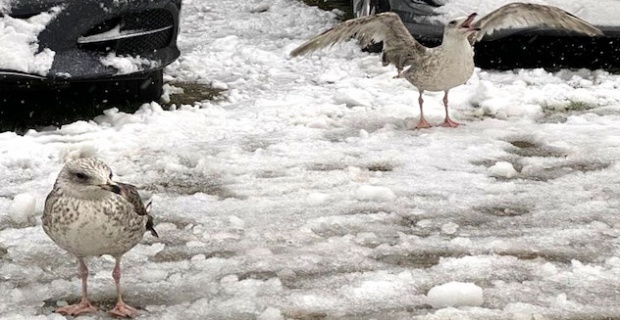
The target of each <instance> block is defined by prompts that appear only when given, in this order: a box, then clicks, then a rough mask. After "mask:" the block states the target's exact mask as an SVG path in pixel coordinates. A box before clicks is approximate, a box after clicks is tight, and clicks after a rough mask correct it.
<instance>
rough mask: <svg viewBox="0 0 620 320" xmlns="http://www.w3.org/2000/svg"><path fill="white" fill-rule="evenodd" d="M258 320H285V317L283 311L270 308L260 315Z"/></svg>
mask: <svg viewBox="0 0 620 320" xmlns="http://www.w3.org/2000/svg"><path fill="white" fill-rule="evenodd" d="M256 319H257V320H284V316H282V311H280V310H279V309H276V308H273V307H268V308H267V309H265V311H263V312H262V313H261V314H260V315H258V318H256Z"/></svg>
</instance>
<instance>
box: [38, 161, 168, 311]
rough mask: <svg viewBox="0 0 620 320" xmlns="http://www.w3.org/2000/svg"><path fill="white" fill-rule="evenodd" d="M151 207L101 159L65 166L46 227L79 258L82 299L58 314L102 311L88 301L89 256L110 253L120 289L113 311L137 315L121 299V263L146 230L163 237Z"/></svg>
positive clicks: (48, 207) (47, 203)
mask: <svg viewBox="0 0 620 320" xmlns="http://www.w3.org/2000/svg"><path fill="white" fill-rule="evenodd" d="M148 208H149V205H147V206H146V207H145V206H144V204H143V203H142V200H141V199H140V196H139V194H138V192H137V190H136V188H135V187H134V186H132V185H129V184H124V183H118V182H114V181H112V171H111V170H110V168H109V167H108V166H107V165H106V164H105V163H103V162H101V161H100V160H97V159H95V158H84V159H77V160H73V161H70V162H68V163H67V164H65V166H64V167H63V168H62V170H61V171H60V173H59V174H58V178H57V179H56V183H55V184H54V188H53V189H52V191H51V192H50V193H49V195H48V196H47V199H46V201H45V209H44V211H43V219H42V220H43V230H44V231H45V233H47V235H48V236H49V237H50V238H51V239H52V240H53V241H54V242H55V243H56V244H57V245H58V246H59V247H61V248H62V249H64V250H66V251H68V252H69V253H71V254H73V255H75V256H76V257H77V259H78V263H79V272H80V277H81V278H82V299H81V301H80V302H79V303H77V304H74V305H69V306H65V307H61V308H59V309H57V310H56V312H58V313H61V314H63V315H71V316H76V315H79V314H82V313H87V312H94V311H96V310H97V309H96V308H95V307H94V306H92V305H91V304H90V302H89V301H88V293H87V278H88V267H87V266H86V262H85V259H86V258H87V257H92V256H100V255H103V254H109V255H111V256H113V257H114V258H115V259H116V265H115V266H114V271H113V272H112V277H113V278H114V282H115V284H116V292H117V303H116V306H115V307H114V309H112V310H110V311H109V313H110V314H111V315H114V316H120V317H133V316H135V315H137V310H136V309H134V308H132V307H130V306H128V305H127V304H125V303H124V302H123V299H122V297H121V287H120V277H121V268H120V261H121V257H122V256H123V254H125V253H126V252H127V251H129V250H130V249H131V248H133V247H134V246H135V245H136V244H138V242H140V240H141V239H142V236H143V235H144V233H145V232H146V231H150V232H151V234H152V235H153V236H155V237H158V235H157V232H155V229H153V220H152V217H151V216H149V215H148Z"/></svg>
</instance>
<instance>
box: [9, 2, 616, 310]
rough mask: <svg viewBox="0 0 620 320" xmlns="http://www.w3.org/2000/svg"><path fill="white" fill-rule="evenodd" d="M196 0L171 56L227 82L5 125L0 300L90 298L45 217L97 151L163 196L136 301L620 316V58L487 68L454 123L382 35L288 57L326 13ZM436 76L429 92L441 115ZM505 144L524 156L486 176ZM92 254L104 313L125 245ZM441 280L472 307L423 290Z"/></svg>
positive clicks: (136, 274)
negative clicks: (418, 126)
mask: <svg viewBox="0 0 620 320" xmlns="http://www.w3.org/2000/svg"><path fill="white" fill-rule="evenodd" d="M0 1H1V0H0ZM588 3H590V2H588ZM183 6H184V7H183V10H182V13H181V14H182V25H181V34H180V38H179V46H180V48H181V51H182V55H181V57H180V59H179V60H178V61H176V62H175V63H173V64H172V65H171V66H170V67H168V68H166V70H165V77H166V79H167V80H168V81H176V82H191V83H199V84H200V83H202V84H205V83H206V84H209V83H217V84H218V86H219V87H221V88H228V90H227V91H226V92H224V93H223V94H224V97H223V98H222V99H220V100H217V101H195V102H193V103H191V104H187V105H177V106H175V107H174V108H172V110H170V111H165V110H164V108H162V106H160V105H159V104H157V103H149V104H145V105H143V106H141V108H140V109H139V110H138V111H136V112H134V113H124V112H120V111H118V110H116V109H109V110H106V111H105V112H104V113H103V114H102V115H101V116H98V117H96V118H94V119H92V120H90V121H78V122H75V123H71V124H67V125H64V126H62V128H60V129H57V130H31V131H29V132H27V133H26V134H25V135H23V136H19V135H17V134H15V133H11V132H5V133H1V134H0V176H1V177H2V183H1V184H0V296H2V299H0V318H2V319H42V320H43V319H61V318H62V317H61V316H60V315H58V314H54V313H53V310H54V309H55V308H56V307H57V306H58V305H59V304H63V303H73V302H76V301H78V299H79V294H80V280H79V277H78V275H77V263H76V259H75V257H72V256H70V255H69V254H67V253H66V252H64V251H63V250H62V249H60V248H59V247H57V246H56V245H55V244H54V243H53V242H52V241H51V240H50V239H49V238H48V237H47V236H46V235H45V233H44V232H43V230H42V228H41V221H40V216H41V213H42V211H43V204H44V202H45V197H46V195H47V193H49V191H50V190H51V188H52V186H53V184H54V180H55V179H56V176H57V175H58V172H59V171H60V169H61V167H62V166H63V164H64V163H65V162H66V161H68V160H70V159H72V158H76V157H84V156H96V157H99V158H101V159H102V160H103V161H104V162H106V163H107V164H108V165H109V166H110V167H111V168H112V170H114V173H115V177H116V179H117V180H118V181H122V182H127V183H132V184H135V185H137V186H138V187H139V188H140V191H141V192H142V193H143V196H144V197H145V198H152V200H153V204H152V208H151V214H152V215H153V216H154V220H155V229H156V230H157V232H158V233H159V235H160V238H159V239H156V238H153V237H152V236H151V235H149V234H148V233H147V234H145V236H144V239H143V241H142V242H141V243H140V244H139V245H138V246H136V247H135V248H134V249H133V250H131V251H130V252H128V253H127V254H126V255H125V256H124V257H123V262H122V268H123V278H122V282H123V283H122V286H123V289H124V297H123V298H124V300H125V301H126V302H127V303H128V304H130V305H132V306H135V307H137V308H139V309H140V314H141V315H140V319H145V320H147V319H189V320H192V319H217V320H220V319H223V320H226V319H230V320H245V319H257V318H261V319H274V320H275V319H278V320H279V319H346V320H351V319H362V320H364V319H367V320H369V319H384V320H387V319H390V320H399V319H403V320H404V319H407V320H411V319H416V320H430V319H441V320H445V319H491V320H495V319H497V320H504V319H545V318H548V319H567V318H570V319H603V318H620V303H619V302H620V241H619V239H620V231H619V230H620V215H618V208H620V162H619V159H620V138H619V137H620V94H619V93H618V88H620V76H618V75H614V74H610V73H608V72H606V71H601V70H560V71H557V72H547V71H545V70H542V69H534V70H514V71H504V72H497V71H487V70H476V71H475V73H474V75H473V77H472V78H471V79H470V80H469V81H468V82H467V84H465V85H462V86H459V87H457V88H454V89H453V90H451V91H450V97H451V101H450V103H451V108H450V112H451V113H452V116H453V117H454V118H455V120H457V121H459V122H462V123H464V125H463V126H460V127H458V128H455V129H450V128H441V127H435V128H431V129H425V130H415V131H412V130H407V128H406V125H405V122H406V121H407V119H413V120H417V118H418V117H419V108H418V106H417V96H418V93H417V91H416V90H415V89H414V88H413V87H412V86H411V85H410V84H409V83H407V82H406V81H405V80H403V79H394V78H393V76H394V74H395V69H394V68H393V67H382V66H381V56H380V55H378V54H370V53H366V52H362V51H360V50H359V48H358V47H357V46H356V44H355V43H354V42H351V43H344V44H340V45H337V46H334V47H333V48H331V49H326V50H323V51H320V52H317V53H314V54H313V55H311V56H308V57H302V58H291V57H290V56H289V52H290V51H291V50H292V49H294V48H295V47H296V46H298V45H299V44H301V43H302V42H303V41H304V40H305V39H307V38H308V37H310V36H313V35H315V34H318V33H320V32H323V31H324V30H326V29H327V28H329V27H331V26H333V25H334V24H336V23H338V20H337V16H336V14H335V13H334V12H325V11H321V10H319V9H317V8H311V7H308V6H306V5H304V4H302V3H300V2H298V1H293V0H269V1H237V0H219V1H215V0H184V1H183ZM609 8H612V6H609ZM360 92H365V93H366V94H364V95H358V94H359V93H360ZM344 93H348V95H345V94H344ZM442 95H443V93H441V92H438V93H428V94H426V93H425V116H426V113H427V114H428V115H427V116H428V120H429V122H431V123H435V124H439V123H441V122H442V121H443V116H444V114H443V112H444V108H443V106H442V103H441V98H442ZM352 97H354V98H356V99H358V100H357V101H353V100H352V99H350V98H352ZM575 105H578V106H580V108H573V106H575ZM501 162H506V163H509V164H511V165H512V167H513V168H514V169H515V170H516V171H518V172H519V174H518V175H515V176H513V177H512V178H510V179H507V178H501V177H500V178H498V177H494V176H492V175H491V174H490V169H489V168H491V167H493V166H495V165H496V164H497V163H501ZM507 172H509V171H502V173H504V176H506V173H507ZM21 194H29V195H31V196H32V197H34V199H35V203H34V212H33V211H31V209H30V208H31V207H30V204H32V201H30V200H28V201H26V200H24V199H21V200H19V198H17V196H18V195H21ZM16 198H17V199H18V200H17V202H16V201H15V199H16ZM22 200H23V202H22ZM14 203H20V204H28V205H27V206H19V207H20V208H22V209H23V208H26V209H27V210H26V209H23V210H15V211H11V210H10V208H11V206H13V204H14ZM10 212H12V213H10ZM32 215H34V216H32ZM12 216H14V217H18V220H20V221H24V219H19V218H21V217H28V218H27V219H25V220H26V222H24V223H15V222H14V220H13V219H12V218H11V217H12ZM89 266H90V277H89V294H90V298H91V301H92V302H93V304H94V305H96V306H98V307H99V308H100V311H99V312H97V313H95V314H92V315H90V316H88V317H87V316H84V317H80V318H85V319H108V316H107V315H106V313H105V311H107V310H109V309H110V304H111V303H112V301H114V299H115V290H114V282H113V279H112V276H111V273H112V269H113V267H114V259H113V258H111V257H107V256H104V257H101V258H93V259H90V260H89ZM451 282H456V283H462V284H461V285H452V286H448V287H447V288H446V287H442V285H445V284H447V283H451ZM476 286H477V287H476ZM433 288H435V289H433ZM441 288H445V289H444V290H443V291H442V290H441ZM431 290H433V291H432V292H431ZM437 290H439V291H437ZM437 292H439V294H437ZM463 293H464V294H463ZM435 294H437V295H435ZM482 294H483V295H482ZM464 296H466V297H465V298H464ZM450 297H456V298H459V299H465V300H459V301H466V302H470V303H471V304H474V305H475V306H473V307H472V306H465V305H463V303H464V302H460V303H459V306H457V305H454V307H445V308H441V309H437V308H433V307H432V306H431V305H430V304H429V302H431V301H432V302H433V303H435V302H445V301H447V300H449V299H448V298H450ZM482 298H484V299H482Z"/></svg>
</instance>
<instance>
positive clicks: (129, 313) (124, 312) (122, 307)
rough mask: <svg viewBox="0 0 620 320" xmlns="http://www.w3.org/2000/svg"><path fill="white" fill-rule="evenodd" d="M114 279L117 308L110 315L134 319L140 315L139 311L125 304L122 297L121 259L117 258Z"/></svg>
mask: <svg viewBox="0 0 620 320" xmlns="http://www.w3.org/2000/svg"><path fill="white" fill-rule="evenodd" d="M112 277H113V278H114V284H116V297H117V298H116V306H115V307H114V309H112V310H110V311H109V313H110V315H113V316H117V317H124V318H133V317H135V316H136V315H137V314H138V310H136V309H134V308H133V307H130V306H128V305H127V304H125V302H123V298H122V297H121V257H116V265H115V266H114V271H112Z"/></svg>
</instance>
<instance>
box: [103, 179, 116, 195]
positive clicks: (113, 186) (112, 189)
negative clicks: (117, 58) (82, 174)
mask: <svg viewBox="0 0 620 320" xmlns="http://www.w3.org/2000/svg"><path fill="white" fill-rule="evenodd" d="M99 187H100V188H101V189H103V190H108V191H110V192H114V193H116V194H121V187H119V186H118V185H117V184H115V183H114V182H112V181H109V182H108V183H106V184H100V185H99Z"/></svg>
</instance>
